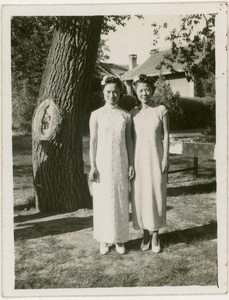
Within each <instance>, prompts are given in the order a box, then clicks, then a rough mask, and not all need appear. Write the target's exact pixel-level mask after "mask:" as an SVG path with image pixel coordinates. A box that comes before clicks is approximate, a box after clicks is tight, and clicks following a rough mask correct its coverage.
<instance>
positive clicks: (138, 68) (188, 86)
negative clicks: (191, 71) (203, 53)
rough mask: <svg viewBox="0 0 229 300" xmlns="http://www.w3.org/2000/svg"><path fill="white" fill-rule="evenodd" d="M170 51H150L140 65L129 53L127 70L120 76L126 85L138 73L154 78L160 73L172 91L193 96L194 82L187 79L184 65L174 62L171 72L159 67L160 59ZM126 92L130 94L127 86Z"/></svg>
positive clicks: (185, 95) (129, 83) (183, 95)
mask: <svg viewBox="0 0 229 300" xmlns="http://www.w3.org/2000/svg"><path fill="white" fill-rule="evenodd" d="M170 51H171V50H164V51H160V52H157V51H151V54H150V56H149V58H148V59H147V60H146V61H145V62H144V63H143V64H141V65H137V56H136V55H135V54H130V56H129V70H128V71H127V72H126V73H124V74H123V75H122V76H121V79H122V80H123V81H127V83H128V85H129V86H131V83H132V81H133V79H134V77H135V76H137V75H139V74H146V75H147V76H150V77H153V78H155V79H156V78H158V77H159V76H160V73H161V74H162V75H163V76H164V78H165V80H166V82H167V83H169V84H170V86H171V89H172V91H173V93H176V92H179V93H180V95H181V97H194V82H193V81H192V80H190V81H188V80H187V74H186V73H185V71H184V70H183V67H184V65H182V64H181V63H177V62H174V63H173V68H174V71H175V72H172V71H171V70H170V69H168V68H166V67H165V66H162V67H161V68H160V64H161V61H163V59H164V56H165V55H166V54H169V53H170ZM128 85H127V86H128ZM127 93H128V94H131V91H130V90H129V89H128V88H127Z"/></svg>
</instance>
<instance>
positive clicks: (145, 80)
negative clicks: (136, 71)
mask: <svg viewBox="0 0 229 300" xmlns="http://www.w3.org/2000/svg"><path fill="white" fill-rule="evenodd" d="M138 83H147V84H148V85H149V86H150V87H151V89H152V91H154V90H155V86H154V80H153V79H152V78H151V77H149V76H147V75H145V74H140V75H138V76H135V77H134V79H133V82H132V86H133V88H134V89H135V88H136V86H137V84H138Z"/></svg>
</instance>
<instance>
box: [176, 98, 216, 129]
mask: <svg viewBox="0 0 229 300" xmlns="http://www.w3.org/2000/svg"><path fill="white" fill-rule="evenodd" d="M181 106H182V108H183V110H184V115H185V118H184V123H183V126H182V129H192V128H207V129H208V131H209V132H208V133H210V134H215V99H213V98H210V97H208V98H194V97H193V98H181Z"/></svg>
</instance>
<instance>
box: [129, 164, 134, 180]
mask: <svg viewBox="0 0 229 300" xmlns="http://www.w3.org/2000/svg"><path fill="white" fill-rule="evenodd" d="M134 174H135V172H134V167H133V166H130V167H129V180H131V179H133V178H134Z"/></svg>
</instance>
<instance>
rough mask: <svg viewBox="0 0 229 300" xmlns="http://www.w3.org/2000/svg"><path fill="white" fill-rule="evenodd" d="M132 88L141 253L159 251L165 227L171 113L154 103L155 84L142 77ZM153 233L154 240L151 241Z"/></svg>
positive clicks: (136, 225)
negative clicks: (159, 232)
mask: <svg viewBox="0 0 229 300" xmlns="http://www.w3.org/2000/svg"><path fill="white" fill-rule="evenodd" d="M133 88H134V91H135V93H136V95H137V98H138V100H139V101H140V102H141V105H140V106H139V107H136V108H135V109H133V110H132V111H131V113H132V117H133V132H134V168H135V172H136V175H135V178H134V180H133V182H132V214H133V226H134V228H135V229H143V234H144V237H143V240H142V243H141V246H140V248H141V250H143V251H144V250H148V249H149V248H150V242H151V245H152V251H153V252H156V253H158V252H160V250H161V247H160V240H159V237H158V230H159V229H160V228H162V227H164V226H165V225H166V191H167V170H168V155H169V128H168V127H169V126H168V111H167V109H166V108H165V106H163V105H159V106H157V105H155V104H154V103H153V102H152V93H153V85H152V81H151V79H150V78H149V77H147V76H146V75H144V74H141V75H139V76H137V77H136V78H134V80H133ZM151 234H152V241H151Z"/></svg>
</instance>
